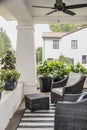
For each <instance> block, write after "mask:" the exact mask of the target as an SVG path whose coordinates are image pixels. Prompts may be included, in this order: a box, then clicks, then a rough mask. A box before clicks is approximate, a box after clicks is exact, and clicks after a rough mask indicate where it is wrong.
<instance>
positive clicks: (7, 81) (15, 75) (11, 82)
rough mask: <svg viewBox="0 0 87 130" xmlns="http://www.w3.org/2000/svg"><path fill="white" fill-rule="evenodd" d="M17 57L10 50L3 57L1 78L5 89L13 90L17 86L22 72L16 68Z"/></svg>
mask: <svg viewBox="0 0 87 130" xmlns="http://www.w3.org/2000/svg"><path fill="white" fill-rule="evenodd" d="M15 63H16V58H15V55H14V53H13V52H12V51H10V50H8V51H7V53H6V55H5V56H4V57H3V58H2V59H1V64H2V65H3V67H2V70H1V80H2V81H3V82H4V88H5V90H13V89H14V88H15V87H16V86H17V82H18V79H19V77H20V73H19V72H17V71H16V70H15Z"/></svg>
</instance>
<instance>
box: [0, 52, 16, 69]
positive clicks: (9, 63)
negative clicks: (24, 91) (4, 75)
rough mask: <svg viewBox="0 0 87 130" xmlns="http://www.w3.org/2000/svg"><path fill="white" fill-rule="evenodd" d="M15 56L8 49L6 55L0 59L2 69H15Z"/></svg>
mask: <svg viewBox="0 0 87 130" xmlns="http://www.w3.org/2000/svg"><path fill="white" fill-rule="evenodd" d="M15 63H16V58H15V55H14V53H13V52H12V51H11V50H8V51H7V53H6V55H5V56H4V57H3V58H2V59H1V64H2V65H3V67H2V69H5V70H11V69H15Z"/></svg>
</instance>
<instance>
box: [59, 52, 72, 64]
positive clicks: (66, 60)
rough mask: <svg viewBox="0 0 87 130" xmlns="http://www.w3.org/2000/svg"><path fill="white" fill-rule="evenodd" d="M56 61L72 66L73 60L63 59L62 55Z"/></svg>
mask: <svg viewBox="0 0 87 130" xmlns="http://www.w3.org/2000/svg"><path fill="white" fill-rule="evenodd" d="M58 61H60V62H62V63H66V64H67V65H69V64H73V59H71V58H69V57H65V56H64V55H62V54H61V55H60V56H59V59H58Z"/></svg>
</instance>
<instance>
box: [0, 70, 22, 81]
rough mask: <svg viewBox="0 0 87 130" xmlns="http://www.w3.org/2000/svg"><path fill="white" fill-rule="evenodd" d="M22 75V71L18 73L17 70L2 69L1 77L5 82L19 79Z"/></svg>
mask: <svg viewBox="0 0 87 130" xmlns="http://www.w3.org/2000/svg"><path fill="white" fill-rule="evenodd" d="M19 77H20V73H18V72H17V71H16V70H14V69H12V70H4V69H3V70H1V75H0V79H1V81H3V82H6V81H11V82H13V81H14V82H15V81H16V80H18V79H19Z"/></svg>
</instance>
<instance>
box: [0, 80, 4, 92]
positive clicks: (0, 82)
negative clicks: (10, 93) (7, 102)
mask: <svg viewBox="0 0 87 130" xmlns="http://www.w3.org/2000/svg"><path fill="white" fill-rule="evenodd" d="M3 90H4V84H3V82H2V80H1V79H0V92H2V91H3Z"/></svg>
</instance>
